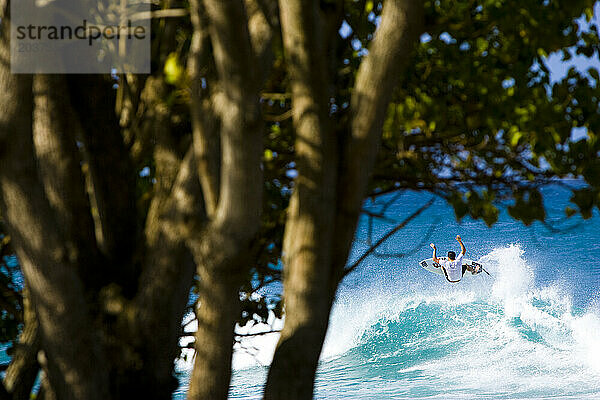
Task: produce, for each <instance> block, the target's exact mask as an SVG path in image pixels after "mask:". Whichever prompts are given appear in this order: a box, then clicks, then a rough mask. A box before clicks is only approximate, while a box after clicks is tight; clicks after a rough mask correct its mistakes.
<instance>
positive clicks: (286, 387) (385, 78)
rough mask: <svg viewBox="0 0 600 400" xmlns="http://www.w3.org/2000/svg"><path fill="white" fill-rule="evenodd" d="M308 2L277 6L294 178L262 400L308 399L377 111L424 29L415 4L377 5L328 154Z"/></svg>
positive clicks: (369, 159) (371, 150)
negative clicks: (279, 305) (278, 315)
mask: <svg viewBox="0 0 600 400" xmlns="http://www.w3.org/2000/svg"><path fill="white" fill-rule="evenodd" d="M316 3H317V2H313V3H312V8H311V7H309V6H307V4H306V3H304V2H300V1H292V0H285V1H284V0H281V1H280V7H281V14H282V28H283V35H284V44H285V51H286V57H287V60H288V63H289V64H290V77H291V85H292V107H293V109H294V127H295V130H296V135H297V137H298V139H297V140H296V154H297V158H298V173H299V175H298V178H297V180H296V187H295V192H294V195H293V197H292V201H291V203H290V207H289V211H288V212H289V217H288V221H289V222H288V223H287V225H286V232H285V238H286V240H285V242H284V250H283V251H284V253H285V256H284V263H285V267H284V301H285V312H286V319H285V326H284V328H283V331H282V333H281V337H280V340H279V343H278V345H277V349H276V351H275V355H274V358H273V363H272V365H271V369H270V370H269V376H268V379H267V385H266V388H265V399H268V400H275V399H286V400H289V399H310V398H312V395H313V388H314V378H315V373H316V369H317V366H318V361H319V356H320V353H321V350H322V346H323V341H324V339H325V335H326V332H327V327H328V320H329V313H330V311H331V307H332V304H333V300H334V297H335V293H336V290H337V286H338V283H339V281H340V279H341V278H342V277H343V272H344V266H345V264H346V260H347V257H348V252H349V250H350V247H351V244H352V239H353V236H354V231H355V228H356V221H357V219H358V215H359V212H360V209H361V205H362V200H363V196H364V194H365V191H366V187H367V183H368V179H369V176H370V172H371V170H372V168H373V163H374V159H375V155H376V152H377V147H378V143H379V139H380V135H381V128H382V126H383V119H384V117H385V110H386V109H387V105H388V103H389V101H390V98H391V93H392V90H393V88H394V87H395V85H396V83H397V80H398V78H397V76H398V75H399V72H400V71H399V70H401V67H402V65H403V63H402V61H403V60H402V57H404V59H405V60H408V59H409V54H410V52H411V49H412V47H413V46H414V43H415V42H416V40H417V38H418V32H419V28H420V26H421V25H422V21H421V16H422V10H421V8H422V6H420V5H419V4H418V2H416V1H412V2H411V1H409V0H404V1H393V0H388V1H386V2H385V4H384V7H383V14H382V22H381V24H380V26H379V28H378V30H377V32H376V35H375V39H374V40H373V42H372V44H371V46H370V49H369V54H368V56H365V59H364V61H363V62H362V64H361V67H360V68H359V72H358V74H357V78H356V86H355V88H354V92H353V94H352V103H351V110H352V122H351V129H350V132H349V136H348V137H347V138H341V140H339V142H340V143H341V147H334V150H331V147H330V144H329V141H328V138H330V137H331V136H333V133H329V132H333V131H334V130H333V129H332V128H329V127H327V124H326V123H324V122H323V119H324V118H327V117H326V116H327V114H324V113H326V112H328V107H329V105H328V104H326V103H323V102H322V101H319V100H320V99H322V98H323V97H322V96H323V94H322V92H321V91H322V89H321V87H323V86H325V85H324V84H323V82H322V81H320V78H321V79H322V76H319V71H322V70H324V68H319V67H318V63H319V58H320V57H319V56H320V54H319V52H320V51H322V50H320V49H319V47H318V45H315V43H319V33H321V32H322V31H321V30H322V28H321V27H320V25H319V20H318V15H319V14H318V12H317V11H315V10H317V9H318V6H317V4H316ZM321 56H322V55H321ZM315 65H316V66H317V67H315ZM311 100H312V101H313V103H311ZM315 100H316V101H315ZM319 113H320V114H319ZM311 115H312V123H311ZM329 140H331V139H329ZM306 143H308V145H307V144H306ZM338 160H339V161H338ZM332 163H333V164H332ZM328 174H329V175H328Z"/></svg>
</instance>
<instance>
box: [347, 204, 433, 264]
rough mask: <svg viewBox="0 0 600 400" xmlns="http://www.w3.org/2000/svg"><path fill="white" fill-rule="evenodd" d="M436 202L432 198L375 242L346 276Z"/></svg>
mask: <svg viewBox="0 0 600 400" xmlns="http://www.w3.org/2000/svg"><path fill="white" fill-rule="evenodd" d="M434 201H435V198H434V197H432V198H431V199H430V200H429V201H428V202H427V203H425V204H424V205H423V206H421V207H420V208H419V209H418V210H417V211H415V212H414V213H412V214H411V215H410V216H408V217H407V218H405V219H404V220H403V221H402V222H401V223H399V224H398V225H397V226H396V227H395V228H393V229H391V230H390V231H389V232H388V233H386V234H385V235H383V236H382V237H381V238H380V239H379V240H378V241H377V242H375V244H373V246H371V247H370V248H369V249H368V250H367V251H365V252H364V253H363V254H362V255H361V256H360V257H359V258H358V259H357V260H356V261H355V262H354V263H353V264H352V265H350V266H349V267H347V268H346V269H345V270H344V276H345V275H348V274H349V273H350V272H352V271H354V270H355V269H356V267H358V266H359V265H360V263H361V262H362V261H363V260H364V259H365V258H367V257H368V256H369V255H370V254H372V253H373V252H374V251H375V250H376V249H377V248H378V247H379V246H381V244H383V243H384V242H385V241H386V240H388V239H389V238H390V237H391V236H393V235H394V234H395V233H396V232H398V231H399V230H400V229H402V228H404V227H405V226H406V225H408V223H409V222H410V221H412V220H413V219H415V218H416V217H418V216H419V215H420V214H421V213H422V212H423V211H425V210H426V209H428V208H429V207H430V206H431V205H432V204H433V202H434Z"/></svg>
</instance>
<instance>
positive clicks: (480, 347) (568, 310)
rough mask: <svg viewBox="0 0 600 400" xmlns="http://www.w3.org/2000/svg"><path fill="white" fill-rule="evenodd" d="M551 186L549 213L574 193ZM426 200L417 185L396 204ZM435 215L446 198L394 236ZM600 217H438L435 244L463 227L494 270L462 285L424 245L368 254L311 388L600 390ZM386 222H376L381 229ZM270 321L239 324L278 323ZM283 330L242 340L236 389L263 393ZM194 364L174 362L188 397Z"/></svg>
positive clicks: (572, 394)
mask: <svg viewBox="0 0 600 400" xmlns="http://www.w3.org/2000/svg"><path fill="white" fill-rule="evenodd" d="M545 194H546V197H547V199H548V201H550V203H549V205H548V210H549V213H550V215H549V217H550V218H552V213H553V212H556V211H557V210H559V209H560V210H562V209H563V206H564V204H565V201H566V197H565V196H566V195H567V193H565V192H564V191H562V189H561V188H560V187H557V188H548V189H546V193H545ZM423 199H424V197H423V195H422V194H418V193H413V194H410V195H408V196H405V197H404V198H402V199H399V200H397V201H396V202H395V204H394V206H393V207H392V209H391V211H392V212H394V210H405V209H406V207H409V206H410V205H413V207H414V205H415V204H417V205H418V204H419V203H422V201H423ZM553 210H554V211H553ZM436 217H442V218H453V215H452V214H451V210H450V209H449V208H447V207H445V206H444V205H443V204H441V203H440V205H439V207H437V208H435V209H433V210H431V211H430V212H429V215H424V216H422V218H420V219H418V220H417V221H416V223H415V224H414V225H413V226H412V228H409V229H408V230H406V231H404V232H401V233H400V234H399V236H398V237H396V238H395V239H393V240H392V241H391V242H390V243H388V244H387V245H388V246H389V247H390V249H393V248H398V247H400V246H403V245H404V246H405V247H410V246H407V245H406V241H407V240H409V239H410V238H414V237H420V236H423V235H424V233H425V232H426V230H427V229H428V227H430V226H431V221H432V220H434V219H435V218H436ZM557 218H558V217H557ZM599 221H600V216H598V215H597V214H595V215H594V217H593V218H592V220H588V221H579V222H580V223H579V225H578V226H576V228H573V229H570V230H569V231H568V232H567V233H564V232H563V233H558V232H549V231H547V230H544V229H541V228H539V227H538V228H537V230H534V231H532V229H536V228H535V227H534V228H527V227H524V226H523V225H522V224H520V223H518V222H515V221H512V220H510V218H509V217H507V216H506V215H503V216H501V219H500V221H499V223H498V224H497V226H495V227H494V228H492V229H489V228H487V227H485V226H484V225H483V224H481V223H479V222H477V221H466V222H464V221H463V222H462V223H460V224H458V223H456V222H453V221H452V222H449V223H445V224H444V225H440V226H439V227H437V228H436V229H435V231H434V233H433V234H432V237H431V240H432V241H435V242H436V243H439V245H438V247H440V246H441V247H442V248H447V249H448V250H451V249H452V250H453V249H454V248H453V247H457V245H456V244H455V243H453V242H452V239H453V237H454V235H455V234H456V233H459V234H461V235H462V236H463V240H464V241H465V244H466V245H467V254H468V255H469V258H471V259H474V260H477V261H479V262H480V263H482V264H483V265H484V266H485V267H486V269H487V270H488V271H489V272H490V274H491V275H492V276H491V277H490V276H486V275H484V274H481V275H478V276H475V277H469V278H465V279H463V281H462V282H460V283H459V284H455V285H451V284H448V283H446V282H445V281H444V280H443V279H441V278H442V277H440V276H437V275H435V274H431V273H429V272H427V271H425V270H423V269H422V268H420V267H419V266H418V263H417V262H418V260H419V259H422V258H427V257H430V256H431V255H430V254H429V250H426V249H425V248H423V249H420V250H418V251H417V252H416V253H415V254H412V255H408V256H406V257H403V258H396V259H378V258H376V257H372V258H369V259H367V260H366V262H365V265H364V266H362V267H361V268H360V269H359V270H357V271H356V272H355V273H353V274H351V275H350V276H349V277H348V278H347V279H346V280H345V281H344V283H343V284H342V286H341V287H340V289H339V291H338V294H337V298H336V302H335V305H334V308H333V310H332V313H331V317H330V326H329V330H328V333H327V337H326V340H325V344H324V347H323V351H322V354H321V362H320V365H319V368H318V371H317V378H316V383H315V393H314V397H315V398H316V399H424V398H427V399H473V398H477V399H525V398H528V399H529V398H531V399H549V398H561V399H600V279H599V277H600V263H599V262H598V261H597V260H596V259H595V258H594V257H593V256H595V254H596V252H597V250H598V248H597V247H598V243H599V242H600V241H599V240H598V239H599V238H600V234H599V231H600V224H599ZM573 226H575V225H573ZM387 228H389V227H386V226H384V225H383V224H381V225H378V226H376V228H375V233H376V234H377V233H378V234H381V233H383V232H385V230H386V229H387ZM411 229H412V231H411ZM365 232H366V225H365V221H361V224H360V227H359V231H358V233H357V238H356V243H355V249H354V250H353V254H354V255H358V254H360V252H361V251H362V250H364V248H365V246H366V245H365V243H364V240H363V239H364V237H365V234H366V233H365ZM419 235H420V236H419ZM511 239H512V240H511ZM514 239H517V240H514ZM390 249H388V250H390ZM265 295H268V293H266V294H265ZM269 322H270V326H267V325H259V326H253V327H238V332H240V333H247V332H260V331H263V330H267V329H272V328H275V329H279V328H281V326H282V324H283V321H279V320H275V319H274V318H272V319H271V320H270V321H269ZM192 330H193V329H192ZM277 339H278V335H277V334H276V333H273V334H268V335H262V336H257V337H253V338H247V339H244V340H242V342H241V343H239V344H236V351H235V354H234V362H233V369H234V371H233V377H232V385H231V389H230V398H232V399H259V398H261V396H262V388H263V385H264V382H265V379H266V374H267V366H268V365H269V363H270V361H271V358H272V356H273V351H274V349H275V346H276V343H277ZM191 366H192V361H191V357H189V358H188V360H187V361H181V362H180V363H179V364H178V367H177V368H178V370H179V371H181V379H182V386H181V388H180V390H179V391H178V392H177V393H176V394H175V396H174V398H176V399H178V398H184V393H185V390H186V386H187V376H188V372H189V370H190V368H191Z"/></svg>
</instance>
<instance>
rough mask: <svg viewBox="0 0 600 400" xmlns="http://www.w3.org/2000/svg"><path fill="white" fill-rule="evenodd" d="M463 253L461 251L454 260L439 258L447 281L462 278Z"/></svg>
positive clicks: (456, 280)
mask: <svg viewBox="0 0 600 400" xmlns="http://www.w3.org/2000/svg"><path fill="white" fill-rule="evenodd" d="M463 255H464V254H463V253H462V252H461V253H460V254H459V255H458V256H457V257H456V258H455V259H454V260H450V259H447V260H440V264H441V265H442V266H443V267H444V269H445V270H446V274H447V275H446V277H447V278H448V280H449V281H455V282H458V281H460V280H461V278H462V259H463Z"/></svg>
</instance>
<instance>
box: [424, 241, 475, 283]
mask: <svg viewBox="0 0 600 400" xmlns="http://www.w3.org/2000/svg"><path fill="white" fill-rule="evenodd" d="M456 240H457V241H458V243H460V254H459V255H458V257H456V253H455V252H453V251H449V252H448V259H447V260H441V259H439V258H437V255H436V248H435V244H433V243H431V244H430V246H431V248H432V249H433V257H432V259H433V265H434V266H436V267H439V268H442V271H444V276H446V279H447V280H448V282H452V283H456V282H460V280H461V279H462V277H463V275H464V274H465V271H467V269H468V268H469V267H468V266H466V265H462V259H463V257H464V255H465V253H466V252H467V249H466V248H465V245H464V244H463V242H462V239H461V238H460V236H459V235H456Z"/></svg>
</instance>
